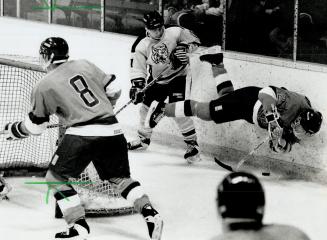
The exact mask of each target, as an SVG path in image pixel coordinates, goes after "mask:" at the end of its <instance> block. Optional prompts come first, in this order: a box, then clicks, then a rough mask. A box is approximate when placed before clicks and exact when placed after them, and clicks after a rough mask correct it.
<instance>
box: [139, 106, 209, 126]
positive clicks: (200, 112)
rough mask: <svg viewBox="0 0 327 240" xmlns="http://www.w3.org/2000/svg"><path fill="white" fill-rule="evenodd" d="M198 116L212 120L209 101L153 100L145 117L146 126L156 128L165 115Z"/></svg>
mask: <svg viewBox="0 0 327 240" xmlns="http://www.w3.org/2000/svg"><path fill="white" fill-rule="evenodd" d="M164 116H167V117H192V116H195V117H198V118H200V119H202V120H204V121H211V120H212V118H211V114H210V108H209V103H208V102H203V103H202V102H197V101H194V100H185V101H179V102H175V103H168V104H165V103H162V102H160V103H159V102H156V101H154V102H152V104H151V106H150V109H149V112H148V114H147V116H146V118H145V126H147V127H150V128H154V127H155V126H156V125H157V124H158V122H159V121H160V120H161V119H162V118H163V117H164Z"/></svg>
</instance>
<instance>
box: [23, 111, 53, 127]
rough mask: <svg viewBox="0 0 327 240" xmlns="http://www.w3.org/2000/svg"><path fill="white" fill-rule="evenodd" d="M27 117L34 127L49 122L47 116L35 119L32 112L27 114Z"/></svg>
mask: <svg viewBox="0 0 327 240" xmlns="http://www.w3.org/2000/svg"><path fill="white" fill-rule="evenodd" d="M28 117H29V118H30V120H31V122H32V123H34V124H36V125H40V124H42V123H45V122H49V121H50V118H49V116H46V117H37V116H35V115H34V114H33V113H32V112H30V113H29V114H28Z"/></svg>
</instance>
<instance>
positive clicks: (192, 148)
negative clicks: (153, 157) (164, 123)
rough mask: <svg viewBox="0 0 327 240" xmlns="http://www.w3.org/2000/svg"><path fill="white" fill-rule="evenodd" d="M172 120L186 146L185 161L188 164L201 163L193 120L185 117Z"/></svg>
mask: <svg viewBox="0 0 327 240" xmlns="http://www.w3.org/2000/svg"><path fill="white" fill-rule="evenodd" d="M174 120H175V122H176V123H177V126H178V128H179V130H180V131H181V133H182V135H183V138H184V142H185V143H186V145H187V149H186V153H185V154H184V158H185V160H186V161H187V162H188V163H189V164H192V163H194V162H199V161H201V157H200V148H199V145H198V143H197V137H196V131H195V127H194V123H193V120H192V119H191V118H187V117H182V118H174Z"/></svg>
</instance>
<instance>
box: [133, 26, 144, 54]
mask: <svg viewBox="0 0 327 240" xmlns="http://www.w3.org/2000/svg"><path fill="white" fill-rule="evenodd" d="M145 37H146V31H145V29H144V31H143V32H142V33H141V34H140V35H138V37H137V38H136V40H135V41H134V43H133V45H132V48H131V53H135V49H136V47H137V45H138V44H139V43H140V42H141V40H142V39H143V38H145Z"/></svg>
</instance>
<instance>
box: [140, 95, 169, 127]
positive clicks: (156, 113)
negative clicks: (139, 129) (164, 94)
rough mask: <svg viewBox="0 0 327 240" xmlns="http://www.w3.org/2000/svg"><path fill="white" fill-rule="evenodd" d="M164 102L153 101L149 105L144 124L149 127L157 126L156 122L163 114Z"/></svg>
mask: <svg viewBox="0 0 327 240" xmlns="http://www.w3.org/2000/svg"><path fill="white" fill-rule="evenodd" d="M164 109H165V103H163V102H157V101H153V102H152V103H151V105H150V108H149V111H148V114H147V116H146V118H145V123H144V125H145V126H146V127H149V128H154V127H155V126H157V124H158V122H159V121H160V120H161V119H162V118H163V117H164V116H165V114H164Z"/></svg>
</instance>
